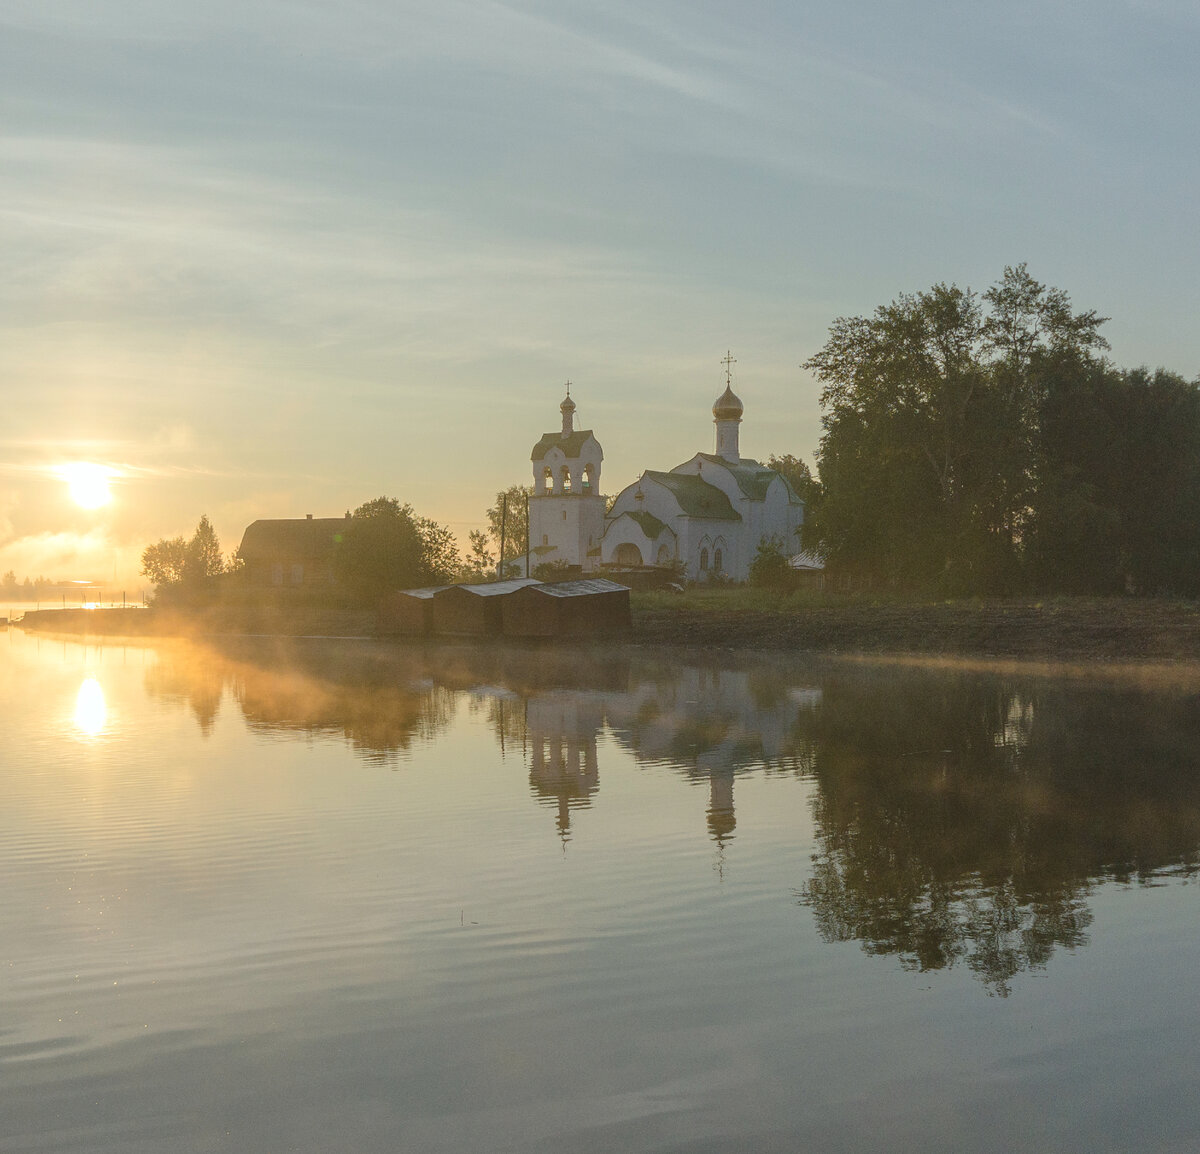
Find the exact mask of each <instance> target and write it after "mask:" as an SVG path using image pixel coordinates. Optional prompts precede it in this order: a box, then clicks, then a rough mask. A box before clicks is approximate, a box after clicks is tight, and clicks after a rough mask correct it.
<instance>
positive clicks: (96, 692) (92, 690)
mask: <svg viewBox="0 0 1200 1154" xmlns="http://www.w3.org/2000/svg"><path fill="white" fill-rule="evenodd" d="M72 720H73V721H74V723H75V728H76V729H78V730H79V732H80V733H82V734H83V735H84V736H85V737H99V736H100V734H101V733H103V732H104V726H105V725H106V724H107V722H108V703H107V702H106V701H105V700H104V690H103V689H101V688H100V682H98V681H97V680H96V679H95V678H94V677H88V678H85V679H84V682H83V684H82V685H80V687H79V692H78V693H77V694H76V695H75V713H74V716H73V718H72Z"/></svg>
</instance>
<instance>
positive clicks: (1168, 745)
mask: <svg viewBox="0 0 1200 1154" xmlns="http://www.w3.org/2000/svg"><path fill="white" fill-rule="evenodd" d="M201 652H202V653H203V654H204V655H203V656H200V655H198V653H197V651H196V650H194V649H191V650H189V651H188V652H187V654H186V655H181V657H180V659H179V660H178V661H172V660H171V658H170V655H169V653H164V656H163V659H162V661H161V662H160V663H159V667H157V668H156V669H154V670H153V671H151V672H149V673H148V675H147V678H148V688H150V690H151V691H152V692H154V693H156V694H157V695H159V696H161V697H163V698H165V699H170V700H174V701H178V702H180V703H186V704H187V706H188V707H190V708H191V710H192V712H193V713H194V714H195V716H196V719H197V722H198V723H199V724H200V726H201V728H202V729H203V730H204V731H205V732H207V731H209V730H210V729H211V728H212V727H213V725H214V723H215V719H216V718H217V717H218V716H219V709H220V708H221V707H223V703H226V702H229V703H233V704H234V705H235V706H236V707H237V708H238V709H239V710H240V712H241V714H242V716H243V718H244V719H245V722H246V724H248V725H249V726H251V727H252V728H253V729H255V730H256V731H258V732H262V733H264V734H268V733H269V734H276V735H279V734H296V735H308V736H313V735H323V736H334V737H338V738H340V739H342V740H345V741H346V742H348V743H349V744H350V745H351V746H352V747H353V748H354V749H355V750H356V751H357V753H358V755H359V756H360V757H362V758H363V759H365V760H370V761H374V762H379V763H383V764H394V763H395V762H397V761H398V760H401V759H403V758H404V757H407V756H409V755H410V753H411V751H412V749H413V748H414V747H415V746H416V745H419V744H420V743H421V742H424V741H431V740H434V739H436V737H437V736H438V735H439V734H440V733H441V732H442V731H443V730H445V729H446V728H447V727H448V726H449V725H450V724H451V722H452V721H453V719H454V716H455V713H456V710H457V709H458V707H459V705H460V704H461V703H464V702H465V703H466V705H467V707H468V708H469V709H470V710H471V711H472V713H473V714H474V715H475V716H476V717H477V718H478V719H479V720H480V721H482V723H483V724H484V725H485V726H486V727H487V729H488V730H489V731H490V732H491V733H492V734H493V736H494V737H495V740H496V742H497V745H498V746H499V747H500V749H501V750H502V751H503V753H504V756H505V758H506V759H509V758H511V757H512V756H514V755H515V754H518V753H519V755H520V757H521V758H522V764H523V765H524V767H525V769H526V770H527V773H528V789H529V791H530V796H531V797H532V799H533V800H534V801H535V802H536V803H537V804H538V805H539V806H542V807H545V809H546V810H548V811H549V813H550V814H551V815H552V822H553V829H554V832H555V833H556V835H557V837H558V838H559V839H560V840H561V841H562V843H563V846H564V848H565V847H566V845H567V843H568V842H569V840H570V839H571V838H572V837H573V836H577V835H578V832H579V831H578V830H577V828H576V827H577V826H578V825H579V823H580V822H581V820H582V815H583V814H584V813H585V812H586V811H588V810H589V809H591V808H592V807H593V806H596V805H599V804H600V802H601V799H602V797H603V794H602V791H601V762H602V761H611V762H612V763H613V764H614V765H615V764H617V762H618V760H619V761H622V762H624V763H625V764H630V763H632V765H634V766H636V767H637V769H638V770H639V771H641V772H649V773H655V772H658V773H661V772H666V773H671V774H675V775H678V776H679V777H680V778H681V779H682V780H683V781H684V782H686V783H687V784H688V785H689V786H693V787H696V788H701V789H704V790H705V791H706V793H707V805H706V808H705V810H704V819H703V822H704V824H703V826H702V827H700V828H698V830H697V833H698V835H699V836H702V837H704V836H706V837H708V838H709V839H711V841H712V843H713V844H714V846H715V847H716V849H717V852H718V854H719V855H720V858H721V861H722V862H723V861H724V855H725V853H726V852H727V850H728V849H729V847H730V846H731V845H732V844H733V842H734V841H735V839H736V837H737V835H738V833H739V830H738V815H737V810H736V799H737V793H738V781H739V779H745V778H747V777H748V776H750V775H786V776H790V777H794V778H798V779H802V780H803V781H804V782H806V783H808V788H809V789H810V791H811V802H810V804H811V813H812V818H813V838H814V841H813V844H814V850H813V854H812V864H811V869H810V871H809V874H808V876H807V877H806V878H797V879H796V887H795V892H794V900H795V901H796V902H797V903H798V904H799V906H800V907H801V908H804V909H807V910H808V911H810V913H811V916H812V918H813V920H814V924H815V927H816V929H817V931H818V932H819V933H820V935H821V936H822V937H823V938H825V939H826V940H827V941H829V942H831V943H835V942H853V943H857V944H858V946H859V947H860V948H861V949H863V950H864V951H866V952H867V953H869V954H878V955H890V956H893V957H895V958H897V959H898V960H899V961H900V963H901V964H902V965H904V966H905V967H908V968H910V969H913V970H918V971H932V970H940V969H949V968H952V967H963V968H966V969H967V970H968V971H970V972H971V973H972V974H974V975H975V976H977V977H978V979H979V980H980V981H981V982H982V983H983V985H984V987H985V988H986V989H987V990H988V991H989V992H990V993H993V994H998V995H1005V994H1007V993H1008V992H1009V991H1010V990H1011V988H1012V979H1013V978H1014V977H1015V975H1017V974H1018V973H1020V972H1022V971H1027V970H1031V969H1037V968H1040V967H1044V966H1045V965H1047V963H1048V962H1049V960H1050V959H1051V958H1052V957H1053V956H1054V955H1055V953H1056V952H1057V951H1060V950H1074V949H1077V948H1079V947H1081V946H1083V945H1085V944H1086V943H1087V941H1088V930H1089V926H1090V924H1091V920H1092V914H1091V911H1090V908H1089V905H1088V897H1089V894H1090V893H1091V892H1092V891H1093V889H1095V887H1096V886H1098V885H1100V884H1103V883H1106V882H1116V883H1119V884H1126V885H1140V884H1146V885H1149V884H1161V882H1162V881H1163V879H1164V878H1175V877H1180V878H1190V877H1192V876H1194V875H1195V874H1196V873H1197V872H1198V871H1200V854H1198V852H1197V847H1198V846H1200V740H1198V739H1200V698H1197V697H1196V696H1195V695H1192V694H1188V693H1184V692H1176V691H1166V690H1159V689H1140V688H1136V687H1133V686H1128V685H1127V686H1125V687H1124V688H1121V687H1115V686H1112V685H1110V686H1103V687H1102V686H1098V685H1097V684H1096V683H1093V682H1081V681H1076V682H1071V681H1066V680H1062V679H1056V678H1053V677H1049V676H1038V675H1032V674H1030V675H1026V676H1022V677H1013V676H1004V677H1000V676H993V675H984V674H967V673H962V672H953V671H946V670H934V669H906V670H900V669H896V668H881V667H871V666H862V667H848V666H846V665H838V664H831V665H827V666H825V667H823V668H820V669H815V668H813V667H811V666H809V667H805V666H802V665H789V664H788V663H787V662H785V661H782V660H777V661H766V660H751V659H737V658H735V657H733V656H732V655H730V656H727V657H725V658H722V659H721V660H715V659H714V660H709V661H693V662H691V663H688V664H681V663H678V662H677V661H675V660H674V659H673V658H669V657H668V658H663V657H657V656H655V655H652V654H645V653H639V652H637V651H636V650H624V651H614V652H597V653H590V654H586V655H585V656H584V658H583V659H581V657H580V654H579V653H564V652H559V651H544V650H516V649H506V648H502V647H498V648H496V649H493V650H487V651H482V652H481V651H478V650H475V649H471V648H469V647H465V646H463V647H457V648H456V647H440V648H439V647H430V648H427V649H426V648H420V647H414V648H403V647H387V646H379V647H361V646H359V647H357V648H356V647H354V646H352V645H347V646H339V645H337V644H323V645H319V646H317V645H314V646H310V647H307V648H306V647H304V646H302V645H301V646H293V647H291V648H289V649H288V650H287V651H286V652H278V651H273V650H271V649H270V647H269V646H266V647H264V646H263V645H262V644H261V643H260V644H251V643H249V642H244V643H239V644H237V645H228V646H224V647H223V648H222V649H221V650H219V651H218V650H213V649H206V650H203V651H201ZM618 752H619V754H620V757H619V758H618V756H617V754H618ZM608 768H609V767H608V766H607V765H606V769H608ZM799 835H800V831H798V836H799Z"/></svg>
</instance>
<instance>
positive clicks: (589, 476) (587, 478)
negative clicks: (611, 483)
mask: <svg viewBox="0 0 1200 1154" xmlns="http://www.w3.org/2000/svg"><path fill="white" fill-rule="evenodd" d="M595 475H596V466H595V465H590V464H589V465H584V467H583V485H582V489H583V492H584V493H585V494H587V493H592V492H594V491H595V485H593V484H592V481H593V479H594V478H595Z"/></svg>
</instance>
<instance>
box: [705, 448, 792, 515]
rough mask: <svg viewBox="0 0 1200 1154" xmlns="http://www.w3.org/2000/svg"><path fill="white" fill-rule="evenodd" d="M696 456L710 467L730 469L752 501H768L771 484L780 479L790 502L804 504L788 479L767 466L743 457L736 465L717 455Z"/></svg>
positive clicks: (740, 487)
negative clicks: (717, 466) (716, 466)
mask: <svg viewBox="0 0 1200 1154" xmlns="http://www.w3.org/2000/svg"><path fill="white" fill-rule="evenodd" d="M696 455H697V456H698V457H700V459H701V460H704V461H707V462H708V463H709V464H710V465H720V466H721V468H723V469H728V470H729V472H730V474H732V476H733V479H734V480H735V481H736V482H737V483H738V488H739V489H741V491H742V492H743V493H744V494H745V495H746V496H747V497H749V498H750V500H751V501H763V500H766V496H767V490H768V489H769V488H770V487H771V482H772V481H773V480H775V478H776V477H778V478H779V479H780V480H781V481H782V482H783V484H784V487H785V488H786V489H787V492H788V502H789V503H790V504H793V505H796V504H803V502H802V501H801V500H800V497H799V496H798V495H797V494H796V490H795V489H793V488H792V486H791V484H790V483H789V482H788V479H787V478H786V477H785V476H784V475H783V474H782V473H779V472H776V470H774V469H770V468H768V467H767V466H766V465H760V464H759V463H758V462H757V461H753V460H751V459H750V458H749V457H743V458H742V459H741V461H740V462H739V463H738V464H736V465H735V464H733V463H732V462H731V461H727V460H725V458H724V457H718V456H717V455H716V454H715V453H697V454H696Z"/></svg>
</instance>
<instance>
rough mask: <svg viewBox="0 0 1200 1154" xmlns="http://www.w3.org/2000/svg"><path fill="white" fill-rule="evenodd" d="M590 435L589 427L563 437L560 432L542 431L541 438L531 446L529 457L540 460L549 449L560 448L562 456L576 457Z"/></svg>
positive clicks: (532, 459)
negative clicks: (531, 450)
mask: <svg viewBox="0 0 1200 1154" xmlns="http://www.w3.org/2000/svg"><path fill="white" fill-rule="evenodd" d="M591 435H592V430H591V429H580V430H579V432H578V433H570V434H568V435H567V436H565V437H564V436H563V435H562V433H543V434H542V439H541V440H540V441H538V443H537V444H536V445H534V446H533V452H532V453H531V454H530V456H529V459H530V460H531V461H540V460H542V459H543V458H544V457H545V456H546V454H547V453H548V452H550V450H551V449H562V451H563V454H564V456H567V457H571V458H574V457H578V456H579V454H580V452H581V451H582V450H583V445H584V442H585V441H586V440H587V439H588V437H590V436H591Z"/></svg>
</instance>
